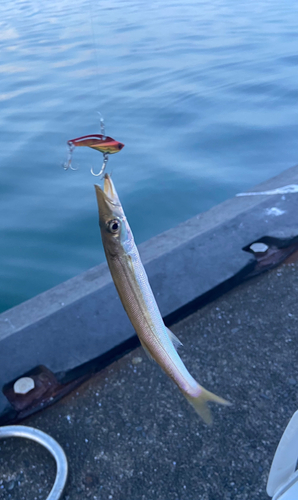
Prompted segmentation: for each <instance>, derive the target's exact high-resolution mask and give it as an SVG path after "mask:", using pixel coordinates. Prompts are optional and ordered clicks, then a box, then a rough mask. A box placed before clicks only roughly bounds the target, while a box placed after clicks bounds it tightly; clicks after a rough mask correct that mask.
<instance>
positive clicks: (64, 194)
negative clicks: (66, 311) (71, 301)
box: [0, 0, 298, 311]
mask: <svg viewBox="0 0 298 500" xmlns="http://www.w3.org/2000/svg"><path fill="white" fill-rule="evenodd" d="M297 66H298V3H297V2H296V1H294V0H292V1H291V0H289V1H288V2H281V1H280V0H259V1H258V2H247V0H245V1H244V0H239V1H238V2H235V1H234V0H209V1H207V2H206V1H202V0H186V1H183V2H182V1H180V2H175V1H172V0H171V1H169V2H164V1H162V0H156V1H154V0H152V1H150V2H148V1H142V0H138V1H137V0H131V1H125V0H102V1H100V2H97V3H95V2H91V0H76V2H73V1H70V0H59V1H58V0H52V1H51V2H40V0H38V1H37V0H27V1H25V0H15V1H13V0H12V1H11V2H1V5H0V101H1V113H0V129H1V134H0V137H1V147H0V166H1V182H0V207H1V217H0V234H1V238H0V255H1V281H0V310H2V311H3V310H5V309H7V308H9V307H12V306H14V305H16V304H18V303H20V302H21V301H24V300H26V299H28V298H30V297H32V296H34V295H36V294H37V293H40V292H42V291H44V290H46V289H48V288H50V287H52V286H54V285H56V284H58V283H60V282H62V281H64V280H66V279H68V278H70V277H72V276H74V275H76V274H78V273H81V272H82V271H84V270H86V269H88V268H89V267H92V266H94V265H96V264H98V263H100V262H102V261H103V260H104V254H103V249H102V246H101V241H100V234H99V229H98V217H97V208H96V201H95V195H94V188H93V183H94V180H95V178H94V177H92V175H91V174H90V167H91V165H93V166H94V168H99V167H100V165H101V161H102V155H101V154H100V153H98V152H96V151H93V150H90V149H88V148H79V149H77V150H76V151H75V154H74V163H75V165H78V164H79V165H80V169H79V170H78V171H77V172H71V171H67V172H65V171H64V170H63V169H62V168H61V166H60V165H61V162H62V161H64V160H65V158H66V146H65V145H66V141H67V140H68V139H72V138H74V137H77V136H81V135H85V134H92V133H99V132H100V127H99V119H98V115H97V113H96V112H97V110H100V111H101V113H102V114H103V116H104V117H105V122H106V133H107V134H108V135H111V136H112V137H114V138H116V139H118V140H119V141H121V142H124V143H125V148H124V149H123V150H122V151H121V152H120V153H119V154H118V155H114V156H112V157H111V158H110V160H109V164H108V170H109V171H110V170H111V169H112V170H113V179H114V182H115V185H116V188H117V190H118V193H119V196H120V198H121V200H122V203H123V206H124V208H125V211H126V213H127V216H128V219H129V222H130V224H131V226H132V229H133V232H134V234H135V238H136V241H137V242H138V243H140V242H142V241H144V240H146V239H148V238H150V237H151V236H153V235H155V234H157V233H159V232H161V231H164V230H166V229H168V228H170V227H173V226H175V225H176V224H177V223H179V222H182V221H183V220H186V219H187V218H189V217H191V216H193V215H195V214H196V213H198V212H201V211H204V210H207V209H209V208H210V207H211V206H213V205H215V204H217V203H219V202H221V201H223V200H225V199H227V198H229V197H231V196H233V195H234V194H235V193H237V192H239V191H243V190H245V189H247V188H249V187H250V186H252V185H254V184H256V183H258V182H261V181H262V180H265V179H267V178H268V177H271V176H273V175H276V174H278V173H279V172H281V171H282V170H284V169H286V168H288V167H290V166H292V165H293V164H295V163H296V162H297V156H298V148H297V146H298V144H297V143H298V135H297V125H298V87H297V82H298V69H297ZM177 237H179V235H177Z"/></svg>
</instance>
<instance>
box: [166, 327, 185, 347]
mask: <svg viewBox="0 0 298 500" xmlns="http://www.w3.org/2000/svg"><path fill="white" fill-rule="evenodd" d="M166 328H167V327H166ZM167 332H168V334H169V337H170V339H171V342H172V344H173V346H174V347H175V349H176V351H177V349H178V347H180V346H181V345H183V344H182V342H180V340H179V339H178V337H176V335H175V334H174V333H173V332H171V330H169V328H167Z"/></svg>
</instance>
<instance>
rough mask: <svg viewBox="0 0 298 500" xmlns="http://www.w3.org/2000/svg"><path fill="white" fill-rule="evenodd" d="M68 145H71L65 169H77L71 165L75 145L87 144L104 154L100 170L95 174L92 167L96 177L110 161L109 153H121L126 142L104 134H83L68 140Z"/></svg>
mask: <svg viewBox="0 0 298 500" xmlns="http://www.w3.org/2000/svg"><path fill="white" fill-rule="evenodd" d="M67 145H68V147H69V153H68V159H67V162H66V163H64V165H63V166H64V169H65V170H68V169H69V168H70V169H71V170H76V169H74V168H73V167H72V166H71V161H72V152H73V150H74V148H75V147H79V146H87V147H88V148H92V149H96V150H97V151H100V152H101V153H102V154H103V165H102V167H101V170H100V172H99V173H98V174H95V173H94V172H93V169H92V168H91V173H92V174H93V175H95V176H96V177H97V176H99V175H102V174H103V173H104V170H105V167H106V164H107V161H108V155H113V154H115V153H119V151H121V149H122V148H124V144H122V142H118V141H115V139H112V137H108V136H106V135H103V134H93V135H83V136H82V137H77V138H76V139H71V140H70V141H67Z"/></svg>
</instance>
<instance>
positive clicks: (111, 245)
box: [95, 174, 229, 424]
mask: <svg viewBox="0 0 298 500" xmlns="http://www.w3.org/2000/svg"><path fill="white" fill-rule="evenodd" d="M95 190H96V197H97V204H98V211H99V225H100V230H101V236H102V241H103V246H104V250H105V254H106V258H107V262H108V265H109V268H110V272H111V275H112V278H113V280H114V283H115V286H116V289H117V291H118V294H119V297H120V299H121V302H122V304H123V307H124V309H125V311H126V313H127V315H128V317H129V319H130V321H131V323H132V325H133V327H134V329H135V331H136V333H137V335H138V337H139V339H140V342H141V344H142V346H143V347H144V349H145V351H146V352H147V353H148V354H149V356H151V357H152V358H153V359H154V360H155V361H156V362H157V363H158V364H159V365H160V366H161V368H162V369H163V370H164V372H165V373H166V374H167V375H168V376H169V377H170V378H171V379H172V380H173V381H174V382H175V383H176V384H177V386H178V387H179V389H180V391H181V392H182V394H183V395H184V396H185V397H186V399H187V400H188V401H189V402H190V403H191V404H192V406H193V407H194V408H195V410H196V411H197V413H198V414H199V415H200V416H201V417H202V419H203V420H204V421H205V422H206V423H208V424H210V423H211V421H212V417H211V412H210V410H209V408H208V406H207V404H206V403H207V401H214V402H216V403H220V404H223V405H227V404H229V403H228V402H227V401H226V400H224V399H222V398H220V397H219V396H216V395H215V394H212V393H211V392H209V391H207V390H206V389H204V388H203V387H202V386H201V385H200V384H199V383H198V382H197V381H196V380H195V379H194V378H193V377H192V376H191V375H190V373H189V372H188V370H187V369H186V367H185V365H184V364H183V362H182V360H181V358H180V357H179V355H178V353H177V351H176V347H177V345H178V344H180V342H179V340H178V339H177V338H176V337H175V335H174V334H173V333H172V332H171V331H170V330H169V329H168V328H167V327H166V326H165V324H164V322H163V319H162V317H161V314H160V311H159V309H158V305H157V303H156V300H155V298H154V295H153V292H152V290H151V287H150V284H149V281H148V278H147V274H146V271H145V269H144V267H143V264H142V262H141V259H140V255H139V252H138V249H137V247H136V245H135V242H134V238H133V235H132V232H131V229H130V227H129V224H128V222H127V219H126V217H125V214H124V211H123V208H122V205H121V203H120V200H119V198H118V195H117V192H116V189H115V186H114V184H113V182H112V180H111V178H110V177H109V175H108V174H106V175H105V177H104V188H103V190H102V189H101V188H100V186H98V185H95Z"/></svg>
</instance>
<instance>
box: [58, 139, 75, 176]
mask: <svg viewBox="0 0 298 500" xmlns="http://www.w3.org/2000/svg"><path fill="white" fill-rule="evenodd" d="M74 148H75V145H74V144H72V143H71V142H70V141H69V142H68V153H67V160H66V161H65V162H64V163H62V167H63V168H64V170H69V169H70V170H74V171H76V170H79V168H78V167H77V168H73V167H72V166H71V162H72V152H73V150H74Z"/></svg>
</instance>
